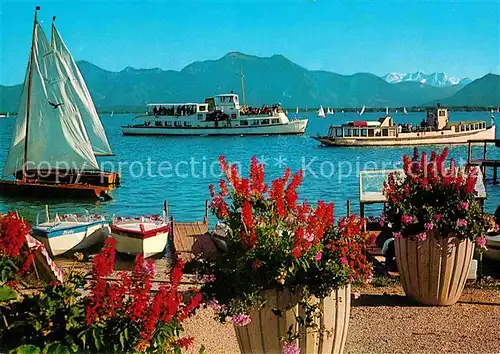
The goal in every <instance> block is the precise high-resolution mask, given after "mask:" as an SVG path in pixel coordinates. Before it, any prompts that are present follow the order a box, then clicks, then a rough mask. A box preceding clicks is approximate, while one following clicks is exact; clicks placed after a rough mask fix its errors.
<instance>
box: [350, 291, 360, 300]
mask: <svg viewBox="0 0 500 354" xmlns="http://www.w3.org/2000/svg"><path fill="white" fill-rule="evenodd" d="M352 294H353V295H354V299H355V300H357V299H359V298H360V297H361V294H360V293H359V292H357V291H356V292H354V293H352Z"/></svg>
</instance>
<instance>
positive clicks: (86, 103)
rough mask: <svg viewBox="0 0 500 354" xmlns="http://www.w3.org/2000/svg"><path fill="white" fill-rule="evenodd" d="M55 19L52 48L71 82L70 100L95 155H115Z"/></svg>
mask: <svg viewBox="0 0 500 354" xmlns="http://www.w3.org/2000/svg"><path fill="white" fill-rule="evenodd" d="M55 19H56V18H55V16H54V17H53V22H52V48H53V49H54V51H56V52H57V53H59V55H60V59H61V62H62V64H63V67H64V68H65V70H66V75H67V77H68V79H69V80H71V84H72V85H71V93H72V97H70V99H71V101H72V102H73V104H74V105H75V106H76V108H77V109H78V111H79V112H80V115H81V119H82V120H83V123H84V125H85V129H86V131H87V134H88V137H89V140H90V143H91V144H92V149H93V150H94V154H95V155H97V156H106V155H113V152H112V151H111V146H110V145H109V142H108V138H107V137H106V132H105V131H104V127H103V126H102V123H101V120H100V119H99V115H98V114H97V110H96V108H95V105H94V102H93V101H92V97H91V96H90V92H89V90H88V88H87V85H86V83H85V80H84V79H83V76H82V74H81V72H80V69H79V68H78V66H77V65H76V62H75V60H74V59H73V56H72V55H71V53H70V51H69V50H68V47H66V44H65V43H64V41H63V39H62V38H61V35H60V34H59V32H58V31H57V29H56V26H55V24H54V21H55Z"/></svg>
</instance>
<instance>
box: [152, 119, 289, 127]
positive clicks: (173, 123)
mask: <svg viewBox="0 0 500 354" xmlns="http://www.w3.org/2000/svg"><path fill="white" fill-rule="evenodd" d="M279 122H280V120H279V119H277V118H275V119H256V120H241V121H239V126H240V127H241V126H258V125H268V124H279ZM220 123H222V121H221V122H220ZM145 125H146V126H151V125H152V122H149V121H148V122H145ZM230 125H234V126H238V124H237V123H232V124H230ZM154 126H155V127H192V126H193V122H190V121H179V120H176V121H168V120H167V121H159V120H157V121H155V122H154Z"/></svg>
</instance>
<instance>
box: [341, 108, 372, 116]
mask: <svg viewBox="0 0 500 354" xmlns="http://www.w3.org/2000/svg"><path fill="white" fill-rule="evenodd" d="M365 109H366V106H363V108H361V112H359V115H360V116H362V115H363V113H365ZM343 112H344V111H342V113H343Z"/></svg>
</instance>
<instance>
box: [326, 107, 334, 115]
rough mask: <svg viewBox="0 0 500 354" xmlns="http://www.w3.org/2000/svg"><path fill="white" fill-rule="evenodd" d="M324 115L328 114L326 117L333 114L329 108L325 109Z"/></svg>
mask: <svg viewBox="0 0 500 354" xmlns="http://www.w3.org/2000/svg"><path fill="white" fill-rule="evenodd" d="M326 114H328V115H331V114H333V111H332V109H331V108H330V107H328V108H327V110H326Z"/></svg>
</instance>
